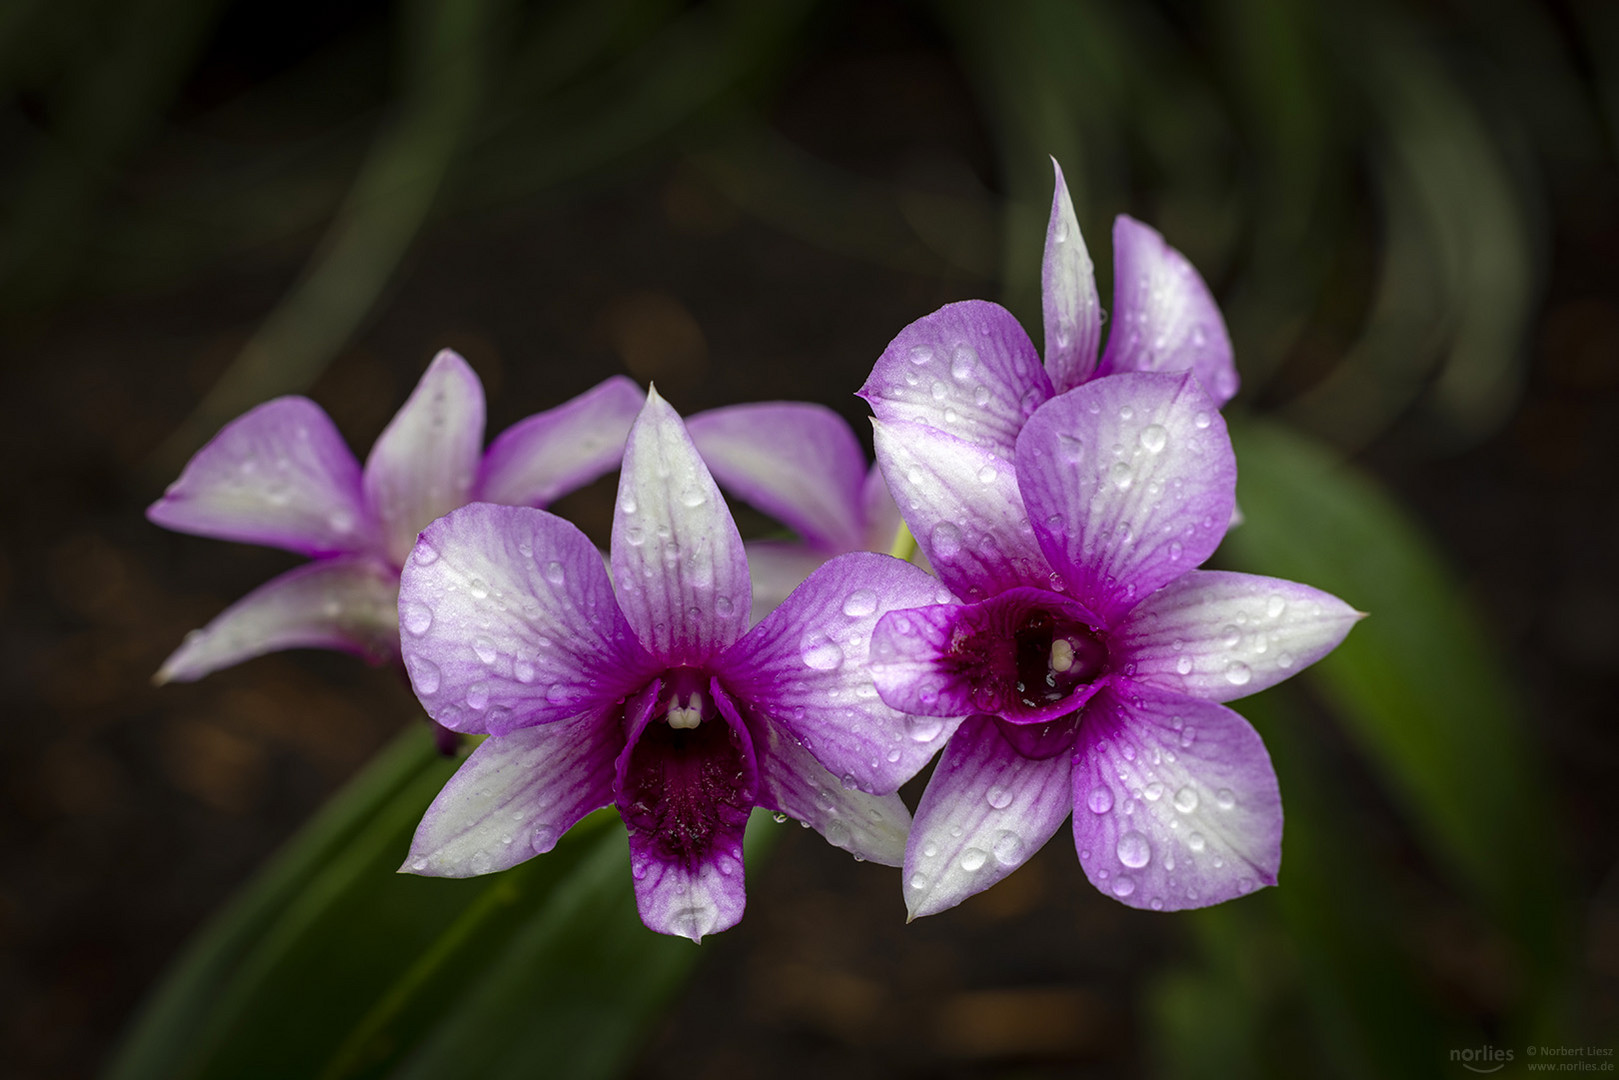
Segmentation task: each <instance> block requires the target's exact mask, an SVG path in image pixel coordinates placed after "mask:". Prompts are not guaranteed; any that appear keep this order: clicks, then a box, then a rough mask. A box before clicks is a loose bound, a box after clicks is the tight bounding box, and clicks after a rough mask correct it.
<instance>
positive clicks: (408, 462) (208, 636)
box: [146, 350, 641, 683]
mask: <svg viewBox="0 0 1619 1080" xmlns="http://www.w3.org/2000/svg"><path fill="white" fill-rule="evenodd" d="M640 402H641V393H640V390H639V389H638V388H637V387H636V386H635V384H634V383H633V382H631V381H630V380H629V379H626V378H624V377H623V376H616V377H614V378H611V379H608V380H606V381H605V382H603V383H600V384H599V385H597V386H595V387H594V388H592V389H590V390H588V391H586V392H585V393H583V394H581V395H579V396H578V397H576V398H574V399H573V400H571V401H569V402H567V403H565V404H563V405H559V406H558V407H556V408H554V409H551V410H549V411H546V412H542V413H539V414H537V415H534V416H530V417H528V418H527V419H526V420H522V421H519V422H518V423H516V424H514V425H513V426H512V427H510V428H507V429H506V431H505V432H503V433H502V434H501V435H500V436H499V437H498V438H496V439H495V441H494V443H493V444H492V445H491V446H490V447H489V450H488V452H487V453H485V452H484V451H483V428H484V396H483V386H482V384H480V383H479V381H478V376H477V375H476V374H474V372H473V371H472V369H471V368H470V367H468V366H467V363H466V361H464V360H462V359H461V357H459V356H457V355H456V354H455V353H453V352H451V351H449V350H445V351H443V352H441V353H439V354H438V356H437V357H435V358H434V360H433V362H432V363H431V364H430V365H429V366H428V368H427V372H426V374H424V375H423V376H422V378H421V381H420V382H419V383H418V384H417V386H416V389H415V391H414V392H413V393H412V394H411V395H410V398H409V400H407V401H406V402H405V405H404V407H403V408H401V409H400V410H399V412H398V414H397V415H395V416H394V418H393V420H392V421H391V422H390V423H389V424H388V427H387V428H386V429H385V430H384V431H383V433H382V435H381V437H379V438H378V439H377V442H376V445H375V446H373V447H372V449H371V455H370V457H369V458H367V460H366V463H365V468H364V470H363V471H362V470H361V468H360V465H359V463H358V462H357V461H355V459H354V455H353V454H352V453H350V452H349V448H348V446H347V445H346V444H345V443H344V442H343V437H342V436H341V435H339V434H338V432H337V428H336V426H335V425H334V424H333V423H332V421H331V418H330V417H328V416H327V415H326V413H325V412H324V411H323V410H322V409H321V408H320V406H318V405H316V404H315V403H314V402H312V401H310V400H309V399H308V398H303V397H283V398H277V399H275V400H274V401H269V402H266V403H265V404H263V405H260V406H258V407H257V408H255V409H253V410H251V411H250V412H248V413H246V414H244V415H243V416H240V417H238V418H237V419H236V420H233V421H232V422H231V423H229V424H227V425H226V426H225V428H224V429H223V430H222V431H220V433H219V434H218V435H216V436H214V438H213V440H212V441H211V442H209V443H208V445H206V446H204V447H203V448H202V449H201V450H199V451H197V453H196V455H195V456H193V457H192V459H191V460H190V462H188V463H187V464H186V467H185V470H184V471H183V472H182V473H181V474H180V478H179V479H178V480H177V481H175V482H174V483H173V484H172V485H170V487H169V489H168V491H167V492H165V493H164V495H163V497H162V498H161V499H159V500H158V501H157V502H155V503H153V504H152V506H151V508H150V509H149V510H147V512H146V516H147V517H148V518H150V519H151V520H152V521H153V522H155V523H156V524H158V525H162V526H164V527H166V528H170V529H175V530H177V531H179V532H188V533H196V534H198V535H201V536H212V537H216V538H218V539H221V540H239V541H244V542H247V543H252V544H266V545H269V546H271V547H280V548H286V549H288V550H290V551H295V552H297V553H298V554H300V555H307V556H309V557H310V558H311V559H312V560H313V561H312V562H310V563H308V564H307V565H304V566H300V567H298V568H296V569H294V570H290V571H288V572H287V573H284V574H282V575H280V576H279V577H276V578H273V579H271V580H270V581H269V582H267V583H266V584H264V585H262V586H260V587H259V588H257V589H255V590H254V591H253V592H251V593H248V594H247V596H245V597H243V598H242V599H241V600H239V601H237V602H236V603H235V604H233V605H231V606H230V607H229V608H227V609H225V611H224V612H223V613H222V614H221V615H219V616H218V617H217V618H215V619H214V620H213V621H212V622H210V623H209V624H208V625H207V626H205V627H203V628H202V629H201V630H196V631H193V632H192V633H191V634H190V635H188V636H187V638H186V640H185V643H184V644H183V645H181V646H180V648H179V649H178V650H176V651H175V653H174V655H172V656H170V657H169V658H168V660H167V661H165V662H164V664H163V667H162V668H161V669H160V670H159V671H158V673H157V676H156V680H155V681H157V682H158V683H164V682H170V681H179V682H190V681H192V680H195V679H200V678H202V677H203V676H204V675H207V674H209V673H210V672H213V671H217V670H219V669H220V668H224V667H229V666H230V665H232V664H236V663H240V662H241V661H243V660H246V659H249V658H251V657H254V656H259V655H261V654H263V653H267V652H273V651H275V650H278V649H291V648H301V647H302V648H324V649H338V650H342V651H346V652H352V653H358V654H360V655H362V656H365V657H368V658H371V659H373V660H377V661H382V660H387V659H391V658H396V657H397V656H398V655H399V617H398V601H397V597H398V592H399V568H400V566H401V564H402V563H403V561H404V559H405V556H406V555H407V554H408V553H409V551H410V549H411V545H412V544H414V543H415V542H416V534H417V532H418V531H419V530H420V529H421V528H422V527H423V526H425V525H426V524H427V523H428V522H430V521H432V520H433V519H434V518H436V517H438V516H440V515H441V514H444V513H447V512H448V511H450V510H453V509H455V508H456V507H458V506H462V505H464V504H466V503H469V502H473V501H475V500H481V501H485V502H496V503H509V504H514V505H534V506H539V505H543V504H545V503H548V502H550V501H552V500H554V499H556V498H558V497H559V496H561V495H564V494H566V493H567V492H569V491H572V490H574V489H575V488H578V487H581V486H583V485H584V484H587V483H589V482H590V481H592V480H594V479H595V478H596V477H598V476H601V475H603V474H604V473H606V472H608V471H610V470H611V469H613V468H615V467H616V466H617V465H618V462H619V458H620V456H621V455H622V453H623V449H624V436H625V433H626V432H627V431H628V430H629V426H630V422H631V420H633V419H634V417H635V413H636V410H637V409H639V408H640Z"/></svg>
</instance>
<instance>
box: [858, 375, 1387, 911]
mask: <svg viewBox="0 0 1619 1080" xmlns="http://www.w3.org/2000/svg"><path fill="white" fill-rule="evenodd" d="M876 428H877V435H876V442H877V458H878V461H879V462H880V463H881V465H882V467H883V470H884V473H885V475H886V476H887V477H888V482H889V485H890V487H891V488H892V490H893V491H894V493H895V496H896V498H897V499H898V501H899V504H900V506H901V508H902V509H903V510H904V512H905V516H906V519H907V521H908V522H909V523H910V526H911V529H912V531H913V532H914V533H915V534H916V537H917V541H918V543H919V544H920V545H921V547H922V549H923V550H924V551H926V553H927V554H928V556H929V558H930V559H931V560H932V562H933V566H934V568H935V570H936V571H937V573H938V575H939V578H940V580H941V581H942V582H943V583H944V584H945V585H946V586H947V587H948V588H949V589H950V590H951V591H952V592H954V593H955V594H956V595H957V596H959V597H961V598H963V599H964V600H966V601H967V602H966V603H952V604H942V605H931V606H927V607H922V608H917V609H915V610H910V611H895V612H891V613H889V614H888V615H885V616H884V617H883V618H882V620H881V621H880V622H879V623H878V624H877V628H876V630H875V633H874V636H873V639H872V645H871V657H872V660H871V666H872V672H873V675H874V677H875V681H876V685H877V690H878V693H879V694H880V695H881V697H882V699H883V700H884V701H886V702H887V703H888V704H889V705H892V706H893V707H895V708H897V709H902V710H905V711H907V712H913V713H918V714H923V715H932V716H939V717H951V716H963V715H966V716H968V717H969V718H968V719H967V720H966V722H965V723H963V724H962V725H961V727H960V729H959V730H958V731H957V732H956V734H955V735H954V736H953V737H952V739H951V740H950V743H949V745H948V746H947V747H946V748H945V751H944V754H943V756H942V757H941V759H940V762H939V764H938V766H937V768H936V770H935V772H934V774H933V777H932V779H931V780H930V782H929V784H928V787H927V790H926V791H925V792H924V794H923V796H922V800H921V802H920V804H919V806H918V807H917V812H916V821H915V823H914V825H913V827H912V831H911V838H910V841H909V844H908V846H907V849H906V854H905V883H904V895H905V899H906V904H907V907H908V908H909V910H910V912H911V914H912V916H913V917H915V916H918V915H929V914H933V913H935V912H938V911H942V910H944V909H946V908H949V907H952V906H954V905H955V904H958V903H960V902H961V901H962V900H963V899H965V898H966V897H968V896H970V895H972V894H973V893H975V892H978V891H980V890H982V889H985V888H988V887H989V886H990V885H991V884H993V883H994V882H996V881H998V880H1000V879H1001V878H1002V877H1004V876H1005V875H1007V874H1008V873H1010V872H1011V871H1012V870H1013V869H1015V868H1016V867H1017V866H1019V865H1021V864H1022V863H1023V862H1024V861H1025V860H1026V859H1027V858H1028V857H1029V856H1030V855H1032V854H1033V853H1034V851H1036V850H1038V849H1039V848H1040V847H1041V846H1042V845H1043V844H1044V843H1045V842H1046V841H1047V840H1048V839H1050V837H1051V836H1052V835H1053V834H1054V833H1055V832H1056V830H1057V829H1058V827H1059V826H1060V825H1061V824H1062V822H1063V821H1064V819H1066V818H1067V817H1068V816H1069V814H1070V812H1072V814H1073V829H1074V840H1075V845H1076V847H1077V849H1078V852H1079V859H1080V864H1081V865H1082V866H1083V868H1084V870H1085V873H1086V875H1087V876H1088V877H1089V878H1090V880H1091V882H1092V883H1093V884H1094V885H1096V886H1097V888H1099V889H1101V890H1103V891H1104V892H1106V893H1107V894H1108V895H1111V896H1115V897H1117V898H1118V899H1120V900H1122V901H1123V902H1124V903H1126V904H1129V905H1131V906H1133V907H1143V908H1151V909H1153V910H1176V909H1182V908H1188V907H1200V906H1203V905H1207V904H1213V903H1218V902H1220V901H1222V900H1226V899H1229V898H1231V897H1234V896H1238V895H1241V894H1243V893H1246V892H1249V891H1251V890H1252V889H1254V888H1256V887H1258V886H1260V885H1267V884H1274V883H1275V881H1276V873H1277V870H1278V868H1279V866H1280V862H1281V835H1282V807H1281V799H1280V795H1279V793H1278V790H1277V785H1276V777H1275V774H1274V773H1273V772H1272V769H1271V765H1270V759H1269V757H1268V756H1267V754H1266V753H1265V747H1264V744H1263V743H1262V742H1261V741H1260V738H1259V736H1258V734H1257V733H1255V731H1254V730H1253V728H1252V727H1250V726H1249V725H1248V722H1247V721H1245V720H1244V719H1243V718H1242V717H1241V716H1239V715H1237V714H1236V713H1235V712H1232V711H1231V710H1230V709H1227V708H1225V707H1224V706H1222V705H1220V704H1218V703H1219V702H1223V701H1228V700H1230V699H1233V698H1237V697H1241V696H1243V695H1245V694H1250V693H1253V692H1255V691H1258V690H1261V689H1264V688H1265V687H1267V686H1270V685H1272V684H1273V683H1276V682H1278V681H1280V680H1282V679H1284V678H1286V677H1288V676H1289V675H1291V674H1293V673H1294V672H1296V671H1298V670H1299V669H1301V668H1303V667H1305V666H1306V665H1308V664H1311V663H1313V662H1315V661H1316V660H1318V659H1320V658H1321V657H1322V656H1324V655H1326V653H1327V652H1329V651H1331V649H1332V648H1334V647H1335V646H1336V645H1337V644H1338V642H1340V641H1341V640H1342V639H1343V637H1344V635H1345V634H1346V633H1348V631H1349V628H1350V627H1351V626H1352V625H1353V623H1354V622H1355V620H1356V619H1357V618H1359V615H1358V614H1357V613H1356V612H1355V611H1353V610H1352V609H1351V608H1350V607H1348V606H1347V605H1346V604H1344V603H1343V602H1342V601H1340V600H1338V599H1336V598H1335V597H1332V596H1329V595H1328V594H1326V593H1323V592H1320V591H1318V590H1316V589H1312V588H1309V587H1307V586H1304V585H1298V584H1294V583H1292V582H1288V581H1280V580H1276V579H1273V578H1266V577H1256V576H1252V575H1248V574H1234V573H1223V572H1217V571H1200V570H1196V569H1193V568H1194V567H1196V566H1197V565H1198V564H1200V563H1201V562H1203V560H1204V559H1206V558H1208V556H1209V555H1211V554H1212V553H1213V552H1214V549H1215V548H1216V547H1217V546H1218V545H1219V543H1220V540H1221V538H1222V536H1223V535H1224V533H1225V530H1226V526H1227V522H1228V521H1229V519H1230V515H1231V508H1232V505H1233V502H1234V499H1235V488H1236V459H1235V457H1234V455H1233V454H1232V451H1231V443H1230V439H1229V437H1228V436H1227V434H1226V428H1225V423H1224V421H1223V420H1222V418H1221V417H1220V413H1219V410H1218V409H1216V408H1215V404H1214V401H1213V400H1211V399H1210V397H1209V396H1208V395H1207V394H1206V393H1205V392H1204V391H1203V389H1202V388H1201V387H1200V386H1199V382H1198V379H1197V378H1195V377H1194V376H1193V375H1192V374H1190V373H1187V374H1183V375H1180V376H1175V375H1168V374H1161V373H1147V372H1131V373H1125V374H1120V375H1115V376H1111V377H1107V378H1100V379H1095V380H1092V381H1090V382H1087V383H1085V384H1084V385H1082V386H1080V387H1078V388H1077V389H1074V390H1071V391H1069V392H1067V393H1065V394H1063V395H1061V396H1059V397H1057V398H1055V399H1053V400H1051V401H1048V402H1046V403H1045V404H1043V405H1041V406H1040V407H1039V408H1038V409H1036V410H1034V412H1033V415H1032V416H1030V417H1029V419H1028V421H1027V423H1025V424H1022V425H1021V431H1020V432H1018V433H1016V442H1015V447H1014V454H1013V455H1012V460H1013V461H1015V468H1014V467H1011V466H1009V465H1008V461H1007V459H1006V458H1003V457H1001V456H999V455H997V454H996V453H994V452H992V451H990V450H987V449H985V448H984V447H983V446H982V445H979V444H977V443H974V442H969V441H967V440H964V439H960V438H957V437H956V436H955V435H953V434H950V433H949V432H948V431H946V430H942V429H941V428H940V427H937V426H928V425H926V424H923V423H918V422H914V421H892V422H883V421H877V422H876Z"/></svg>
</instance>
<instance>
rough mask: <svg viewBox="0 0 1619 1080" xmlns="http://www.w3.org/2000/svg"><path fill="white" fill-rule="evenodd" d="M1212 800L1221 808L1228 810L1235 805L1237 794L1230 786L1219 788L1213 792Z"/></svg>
mask: <svg viewBox="0 0 1619 1080" xmlns="http://www.w3.org/2000/svg"><path fill="white" fill-rule="evenodd" d="M1214 802H1215V805H1217V806H1218V807H1219V808H1220V809H1221V810H1229V809H1231V808H1232V807H1233V806H1236V805H1237V796H1236V793H1235V792H1233V791H1232V790H1231V789H1230V788H1221V789H1220V790H1219V791H1216V792H1215V793H1214Z"/></svg>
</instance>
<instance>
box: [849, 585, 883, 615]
mask: <svg viewBox="0 0 1619 1080" xmlns="http://www.w3.org/2000/svg"><path fill="white" fill-rule="evenodd" d="M876 610H877V594H876V593H875V592H873V591H872V590H870V589H856V590H855V591H854V592H852V593H850V594H849V595H848V597H847V598H846V599H845V600H844V601H843V613H844V614H845V615H847V616H849V618H851V619H862V618H865V617H866V616H867V615H870V614H871V613H872V612H874V611H876Z"/></svg>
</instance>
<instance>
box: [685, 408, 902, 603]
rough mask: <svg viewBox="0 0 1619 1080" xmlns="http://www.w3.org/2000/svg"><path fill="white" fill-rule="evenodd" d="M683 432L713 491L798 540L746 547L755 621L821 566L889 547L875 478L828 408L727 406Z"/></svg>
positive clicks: (882, 492)
mask: <svg viewBox="0 0 1619 1080" xmlns="http://www.w3.org/2000/svg"><path fill="white" fill-rule="evenodd" d="M686 430H687V431H688V432H689V433H690V435H691V439H692V442H693V443H695V444H696V446H697V449H698V452H699V453H701V454H702V455H703V461H704V463H705V464H707V466H708V468H709V470H710V471H711V472H712V473H713V475H714V479H715V480H717V481H718V482H719V485H720V487H722V488H724V489H725V490H726V491H727V492H729V493H730V494H733V495H736V496H737V497H739V498H741V499H743V500H745V501H747V502H748V503H750V504H752V505H753V506H754V507H755V508H756V509H758V510H761V511H763V512H764V513H766V514H769V515H770V516H771V517H774V518H776V519H777V520H778V521H780V522H781V523H782V524H784V525H786V526H788V527H789V528H791V529H793V530H794V531H795V532H797V533H798V535H799V537H800V538H801V539H799V540H796V541H787V540H756V541H750V542H749V543H748V544H747V545H746V546H747V555H748V570H749V571H750V572H751V574H752V575H753V620H754V621H755V622H757V621H758V620H760V619H762V618H764V616H765V615H766V614H767V613H768V612H769V611H770V610H771V609H773V608H774V607H775V606H776V605H777V604H780V603H781V602H782V601H783V600H785V599H786V598H787V594H788V593H790V592H792V591H793V589H795V588H797V587H798V584H799V582H801V581H803V580H804V579H805V578H806V577H808V576H809V575H810V572H811V571H813V570H814V569H815V568H816V567H818V566H820V565H821V564H822V563H824V562H826V561H827V560H828V559H831V558H833V557H835V556H837V555H842V554H845V553H847V552H851V551H882V552H886V551H889V550H891V549H892V548H893V546H894V539H895V537H896V536H897V535H898V533H899V526H900V516H899V508H898V507H897V506H895V505H894V500H893V498H892V496H890V495H889V494H888V486H887V485H886V484H885V483H884V482H883V477H882V471H881V470H880V469H878V468H877V467H876V466H875V465H872V466H870V467H868V466H867V465H866V456H865V454H864V453H863V452H862V451H861V449H860V443H859V441H858V440H856V439H855V436H854V432H853V431H851V430H850V429H849V425H848V424H847V423H845V422H844V420H843V418H842V417H840V416H839V415H838V414H837V413H835V412H833V411H832V410H831V409H828V408H827V407H826V406H824V405H813V404H809V403H807V402H798V401H767V402H759V403H754V404H747V405H731V406H727V407H725V408H721V409H710V410H708V411H707V412H701V413H698V414H697V415H695V416H693V417H691V418H690V419H688V420H687V421H686Z"/></svg>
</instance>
